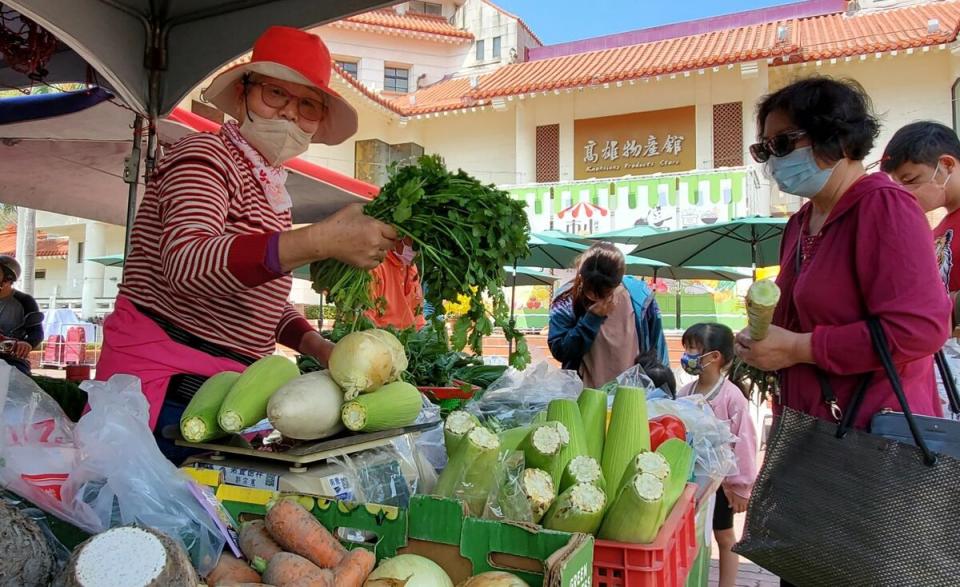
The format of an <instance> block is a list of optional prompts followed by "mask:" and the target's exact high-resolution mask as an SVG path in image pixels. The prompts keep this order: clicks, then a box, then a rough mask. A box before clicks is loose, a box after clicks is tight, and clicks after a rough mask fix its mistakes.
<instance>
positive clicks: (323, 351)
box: [298, 331, 334, 367]
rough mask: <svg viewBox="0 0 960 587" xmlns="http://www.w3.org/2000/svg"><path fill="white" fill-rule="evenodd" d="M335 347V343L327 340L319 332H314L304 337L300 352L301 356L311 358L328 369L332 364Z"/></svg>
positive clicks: (301, 341)
mask: <svg viewBox="0 0 960 587" xmlns="http://www.w3.org/2000/svg"><path fill="white" fill-rule="evenodd" d="M333 346H334V345H333V343H332V342H330V341H329V340H327V339H325V338H324V337H323V336H322V335H321V334H320V333H319V332H316V331H312V332H308V333H306V334H304V335H303V339H301V340H300V348H299V349H298V350H299V351H300V354H302V355H308V356H311V357H313V358H314V359H316V360H317V361H319V362H320V364H321V365H322V366H324V367H326V366H327V364H328V363H329V362H330V353H331V352H333Z"/></svg>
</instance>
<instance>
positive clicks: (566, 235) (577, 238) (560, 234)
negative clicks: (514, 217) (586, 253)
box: [535, 229, 595, 247]
mask: <svg viewBox="0 0 960 587" xmlns="http://www.w3.org/2000/svg"><path fill="white" fill-rule="evenodd" d="M535 234H539V235H543V236H549V237H550V238H559V239H563V240H567V241H571V242H575V243H578V244H581V245H587V246H588V247H589V246H590V245H592V244H593V243H594V242H595V239H594V237H593V236H592V235H591V236H581V235H579V234H573V233H572V232H566V231H564V230H554V229H550V230H544V231H541V232H538V233H535Z"/></svg>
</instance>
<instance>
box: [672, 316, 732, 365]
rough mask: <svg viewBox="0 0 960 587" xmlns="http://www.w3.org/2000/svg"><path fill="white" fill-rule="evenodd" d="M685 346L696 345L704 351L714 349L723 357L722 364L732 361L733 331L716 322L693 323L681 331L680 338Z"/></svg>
mask: <svg viewBox="0 0 960 587" xmlns="http://www.w3.org/2000/svg"><path fill="white" fill-rule="evenodd" d="M681 342H682V343H683V346H685V347H698V348H700V349H701V350H702V351H703V352H704V353H712V352H714V351H716V352H718V353H720V356H721V357H723V364H724V366H726V365H729V364H730V362H731V361H733V331H732V330H730V327H729V326H727V325H725V324H720V323H718V322H701V323H699V324H694V325H693V326H691V327H690V328H687V330H686V331H685V332H684V333H683V338H682V339H681Z"/></svg>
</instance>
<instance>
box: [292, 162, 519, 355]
mask: <svg viewBox="0 0 960 587" xmlns="http://www.w3.org/2000/svg"><path fill="white" fill-rule="evenodd" d="M364 212H365V213H366V214H367V215H368V216H371V217H373V218H376V219H378V220H381V221H383V222H387V223H389V224H393V225H394V226H396V228H397V231H398V232H399V233H400V235H401V236H405V237H410V239H411V240H413V242H414V243H415V248H416V249H417V252H418V256H417V259H418V262H419V263H420V276H421V279H422V283H423V287H424V297H425V299H426V301H427V302H429V303H430V304H431V305H433V306H434V307H435V308H438V309H439V308H442V307H443V302H444V300H457V298H458V296H460V295H463V296H467V297H468V298H470V309H469V310H468V311H467V313H466V314H465V315H464V316H462V317H461V318H460V319H459V320H458V321H457V323H456V325H455V326H454V333H453V338H452V342H453V347H454V350H456V351H462V350H463V349H464V348H466V347H467V346H468V345H469V346H470V348H471V349H473V351H474V352H476V353H478V354H480V353H482V352H483V337H484V336H489V335H490V334H492V333H493V329H494V327H499V328H501V329H502V330H503V333H504V336H505V337H506V338H507V340H508V341H514V342H515V345H514V347H515V350H514V352H513V353H512V354H511V355H510V364H511V365H513V366H514V367H517V368H519V369H522V368H523V367H524V366H526V364H527V363H528V362H529V360H530V354H529V352H528V351H527V345H526V343H525V342H524V341H523V336H522V335H521V334H520V333H519V332H518V331H517V330H516V328H515V325H514V324H513V322H512V321H511V320H510V319H509V315H510V308H509V306H508V304H507V302H506V299H505V298H504V295H503V290H502V288H503V285H504V282H503V280H504V273H503V267H504V266H505V265H512V264H513V263H514V262H515V261H516V260H517V259H521V258H523V257H526V256H527V254H528V253H529V248H528V245H527V240H528V237H529V233H530V226H529V223H528V221H527V215H526V213H525V211H524V206H523V203H522V202H519V201H516V200H512V199H511V198H510V197H509V195H508V194H507V193H506V192H503V191H500V190H498V189H497V188H496V187H495V186H493V185H484V184H482V183H480V182H479V181H478V180H476V179H475V178H473V177H471V176H470V175H468V174H466V173H464V172H463V171H462V170H459V171H457V172H456V173H451V172H450V171H448V170H447V168H446V167H445V166H444V163H443V160H442V159H441V158H440V157H439V156H436V155H425V156H423V157H420V158H419V160H418V164H417V165H408V166H404V167H393V168H391V177H390V180H389V181H388V182H387V184H386V185H385V186H384V187H383V189H382V190H381V191H380V195H379V196H378V197H377V198H375V199H374V200H373V201H371V202H370V203H369V204H367V205H366V206H365V207H364ZM310 275H311V278H312V280H313V287H314V289H315V290H316V291H318V292H324V291H325V292H329V297H330V300H331V301H332V302H333V304H334V305H336V307H337V313H338V316H337V319H338V323H342V324H345V325H346V326H345V327H346V328H350V329H357V328H358V321H360V320H361V318H362V316H363V313H364V312H365V311H367V310H369V309H372V308H374V307H376V301H375V300H372V299H371V293H370V292H371V279H372V278H371V276H370V273H369V272H366V271H363V270H361V269H357V268H354V267H350V266H348V265H345V264H343V263H341V262H339V261H336V260H333V259H328V260H325V261H320V262H317V263H314V264H313V265H312V266H311V267H310ZM485 298H486V299H488V300H489V301H490V308H489V309H488V308H487V306H486V305H485V303H484V301H485Z"/></svg>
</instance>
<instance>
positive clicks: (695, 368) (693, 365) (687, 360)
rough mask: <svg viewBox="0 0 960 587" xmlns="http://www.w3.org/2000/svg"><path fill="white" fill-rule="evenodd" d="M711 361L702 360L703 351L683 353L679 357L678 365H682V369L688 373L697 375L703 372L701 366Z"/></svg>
mask: <svg viewBox="0 0 960 587" xmlns="http://www.w3.org/2000/svg"><path fill="white" fill-rule="evenodd" d="M708 354H709V353H708ZM711 363H713V361H706V362H704V360H703V353H696V354H692V353H683V355H682V356H681V357H680V366H681V367H683V370H684V371H686V372H687V374H688V375H694V376H699V375H700V374H701V373H703V368H704V367H706V366H707V365H709V364H711Z"/></svg>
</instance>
